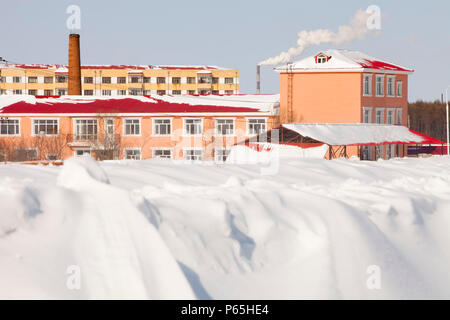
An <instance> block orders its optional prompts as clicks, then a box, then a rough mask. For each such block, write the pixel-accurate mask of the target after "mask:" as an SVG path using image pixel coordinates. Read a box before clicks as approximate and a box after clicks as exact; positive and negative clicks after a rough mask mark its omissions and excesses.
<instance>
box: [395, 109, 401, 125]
mask: <svg viewBox="0 0 450 320" xmlns="http://www.w3.org/2000/svg"><path fill="white" fill-rule="evenodd" d="M396 113H397V114H396V121H397V122H396V123H397V124H402V109H401V108H397V109H396Z"/></svg>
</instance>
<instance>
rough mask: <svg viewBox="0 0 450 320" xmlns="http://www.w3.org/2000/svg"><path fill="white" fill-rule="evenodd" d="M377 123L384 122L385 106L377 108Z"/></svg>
mask: <svg viewBox="0 0 450 320" xmlns="http://www.w3.org/2000/svg"><path fill="white" fill-rule="evenodd" d="M376 123H384V108H377V109H376Z"/></svg>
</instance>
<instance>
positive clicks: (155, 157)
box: [152, 147, 173, 159]
mask: <svg viewBox="0 0 450 320" xmlns="http://www.w3.org/2000/svg"><path fill="white" fill-rule="evenodd" d="M160 150H161V151H169V152H170V156H169V157H160V156H156V155H155V152H156V151H160ZM152 159H173V148H166V147H154V148H152Z"/></svg>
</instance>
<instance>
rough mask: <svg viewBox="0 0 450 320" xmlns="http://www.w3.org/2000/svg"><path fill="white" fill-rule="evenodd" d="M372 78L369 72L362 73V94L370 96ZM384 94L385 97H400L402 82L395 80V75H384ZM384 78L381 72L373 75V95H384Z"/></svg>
mask: <svg viewBox="0 0 450 320" xmlns="http://www.w3.org/2000/svg"><path fill="white" fill-rule="evenodd" d="M372 79H373V76H372V75H371V74H365V75H364V85H363V95H364V96H367V97H370V96H372ZM386 79H387V82H386V96H387V97H399V98H400V97H402V95H403V82H402V81H397V82H396V81H395V76H386ZM384 80H385V76H384V75H383V74H376V75H375V96H377V97H384V96H385V92H384V88H385V86H384Z"/></svg>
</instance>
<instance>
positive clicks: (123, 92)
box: [0, 88, 234, 96]
mask: <svg viewBox="0 0 450 320" xmlns="http://www.w3.org/2000/svg"><path fill="white" fill-rule="evenodd" d="M12 92H13V94H16V95H17V94H24V93H25V92H28V94H29V95H32V96H37V95H39V92H38V90H36V89H29V90H22V89H15V90H13V91H12ZM167 92H169V94H172V95H181V94H183V92H182V91H181V90H168V91H166V90H157V91H156V94H158V95H165V94H166V93H167ZM223 92H224V94H226V95H232V94H234V91H233V90H224V91H223ZM55 93H56V95H59V96H64V95H67V89H66V88H60V89H56V90H44V91H43V94H44V96H52V95H54V94H55ZM113 93H115V94H116V95H118V96H126V95H127V94H128V95H132V96H137V95H151V94H152V91H151V90H142V89H139V88H130V89H128V90H102V91H101V94H102V95H103V96H112V95H113ZM185 93H186V94H188V95H194V94H200V95H204V94H214V95H219V94H220V91H219V90H211V89H209V88H208V89H199V90H198V91H197V90H186V91H185ZM0 94H6V90H4V89H0ZM83 95H85V96H93V95H94V90H83Z"/></svg>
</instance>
